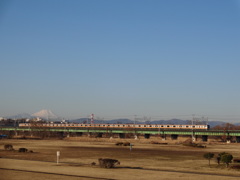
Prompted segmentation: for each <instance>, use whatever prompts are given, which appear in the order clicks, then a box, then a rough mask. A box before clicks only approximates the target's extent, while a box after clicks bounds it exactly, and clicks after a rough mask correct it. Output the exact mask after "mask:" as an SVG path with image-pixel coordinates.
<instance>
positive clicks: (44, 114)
mask: <svg viewBox="0 0 240 180" xmlns="http://www.w3.org/2000/svg"><path fill="white" fill-rule="evenodd" d="M32 116H33V117H39V118H42V119H46V120H55V119H59V117H58V116H57V115H55V114H54V113H53V112H52V111H51V110H47V109H43V110H41V111H39V112H36V113H34V114H32Z"/></svg>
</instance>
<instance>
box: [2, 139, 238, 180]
mask: <svg viewBox="0 0 240 180" xmlns="http://www.w3.org/2000/svg"><path fill="white" fill-rule="evenodd" d="M119 141H120V142H131V143H132V144H134V146H133V148H132V151H130V148H129V146H116V145H115V143H116V142H119ZM151 141H158V142H160V143H161V142H162V141H161V140H160V139H157V138H155V139H154V138H150V139H143V138H141V139H139V140H134V139H107V138H86V137H85V138H84V137H79V138H66V139H64V140H30V139H2V140H0V179H1V180H11V179H24V180H27V179H34V180H35V179H36V180H38V179H39V180H40V179H45V180H48V179H49V180H50V179H58V180H59V179H60V180H63V179H70V180H74V179H169V180H170V179H179V180H185V179H191V180H195V179H205V180H207V179H211V180H213V179H218V180H225V179H239V178H240V170H234V169H231V168H226V167H225V165H223V164H221V165H217V163H216V160H215V158H214V159H213V160H212V161H211V166H210V167H209V166H208V161H207V160H206V159H204V158H203V154H204V153H207V152H213V153H215V156H216V155H217V154H218V153H220V152H228V153H231V154H232V155H233V156H234V158H240V144H236V143H234V144H224V143H207V144H205V145H206V148H194V147H188V146H183V145H182V144H181V143H178V141H169V142H168V144H151ZM5 144H12V145H13V148H14V149H15V151H6V150H4V145H5ZM22 147H24V148H27V149H28V150H32V151H33V153H30V152H27V153H19V152H18V151H17V150H18V149H19V148H22ZM57 151H60V162H59V164H57V163H56V159H57V157H56V152H57ZM98 158H112V159H117V160H119V161H120V162H121V164H120V165H117V166H116V167H115V168H111V169H105V168H100V167H99V166H98ZM92 162H96V165H95V166H92V165H91V163H92Z"/></svg>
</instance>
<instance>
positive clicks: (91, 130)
mask: <svg viewBox="0 0 240 180" xmlns="http://www.w3.org/2000/svg"><path fill="white" fill-rule="evenodd" d="M0 131H50V132H82V133H116V134H117V133H136V134H153V135H157V134H159V135H164V134H166V135H167V134H169V135H172V134H174V135H192V134H194V135H206V136H224V135H226V136H240V130H228V131H225V130H194V131H192V130H171V129H152V130H149V129H100V128H88V129H86V128H46V127H44V128H42V127H34V128H19V127H17V128H15V127H0Z"/></svg>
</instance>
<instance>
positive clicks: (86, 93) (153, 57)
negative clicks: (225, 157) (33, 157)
mask: <svg viewBox="0 0 240 180" xmlns="http://www.w3.org/2000/svg"><path fill="white" fill-rule="evenodd" d="M239 78H240V1H239V0H231V1H226V0H196V1H193V0H181V1H179V0H150V1H147V0H145V1H143V0H130V1H129V0H121V1H120V0H118V1H117V0H116V1H112V0H101V1H99V0H71V1H66V0H65V1H63V0H41V1H37V0H35V1H34V0H21V1H17V0H15V1H14V0H12V1H8V0H1V1H0V85H1V86H0V117H1V116H8V115H15V114H18V113H23V112H26V113H30V114H31V113H35V112H37V111H39V110H41V109H50V110H52V111H53V112H54V113H55V114H57V115H58V116H61V117H65V118H79V117H86V116H89V114H91V113H94V114H95V116H97V117H101V118H104V119H113V118H119V117H126V118H129V117H133V116H134V115H137V117H143V116H147V117H152V119H170V118H173V117H175V118H183V119H184V118H185V119H186V118H188V119H191V116H192V114H196V115H199V116H208V117H209V119H212V120H225V121H229V122H231V121H235V122H237V121H240V82H239Z"/></svg>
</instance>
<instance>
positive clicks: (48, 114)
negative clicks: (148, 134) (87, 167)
mask: <svg viewBox="0 0 240 180" xmlns="http://www.w3.org/2000/svg"><path fill="white" fill-rule="evenodd" d="M36 117H38V118H41V119H44V120H48V121H61V120H62V118H60V117H59V116H57V115H55V114H54V113H53V112H52V111H51V110H46V109H44V110H41V111H39V112H36V113H33V114H31V115H30V114H27V113H23V114H18V115H15V116H8V117H5V118H9V119H24V118H27V119H32V118H36ZM68 122H70V123H90V122H91V120H90V119H89V118H80V119H75V120H68ZM94 123H95V124H98V123H105V124H108V123H109V124H117V123H118V124H131V123H136V124H192V121H191V120H182V119H170V120H155V121H146V122H143V121H134V120H130V119H112V120H94ZM202 123H203V124H208V125H210V127H214V126H217V125H224V124H226V122H223V121H208V122H202ZM233 124H234V125H238V126H239V125H240V123H233Z"/></svg>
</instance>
